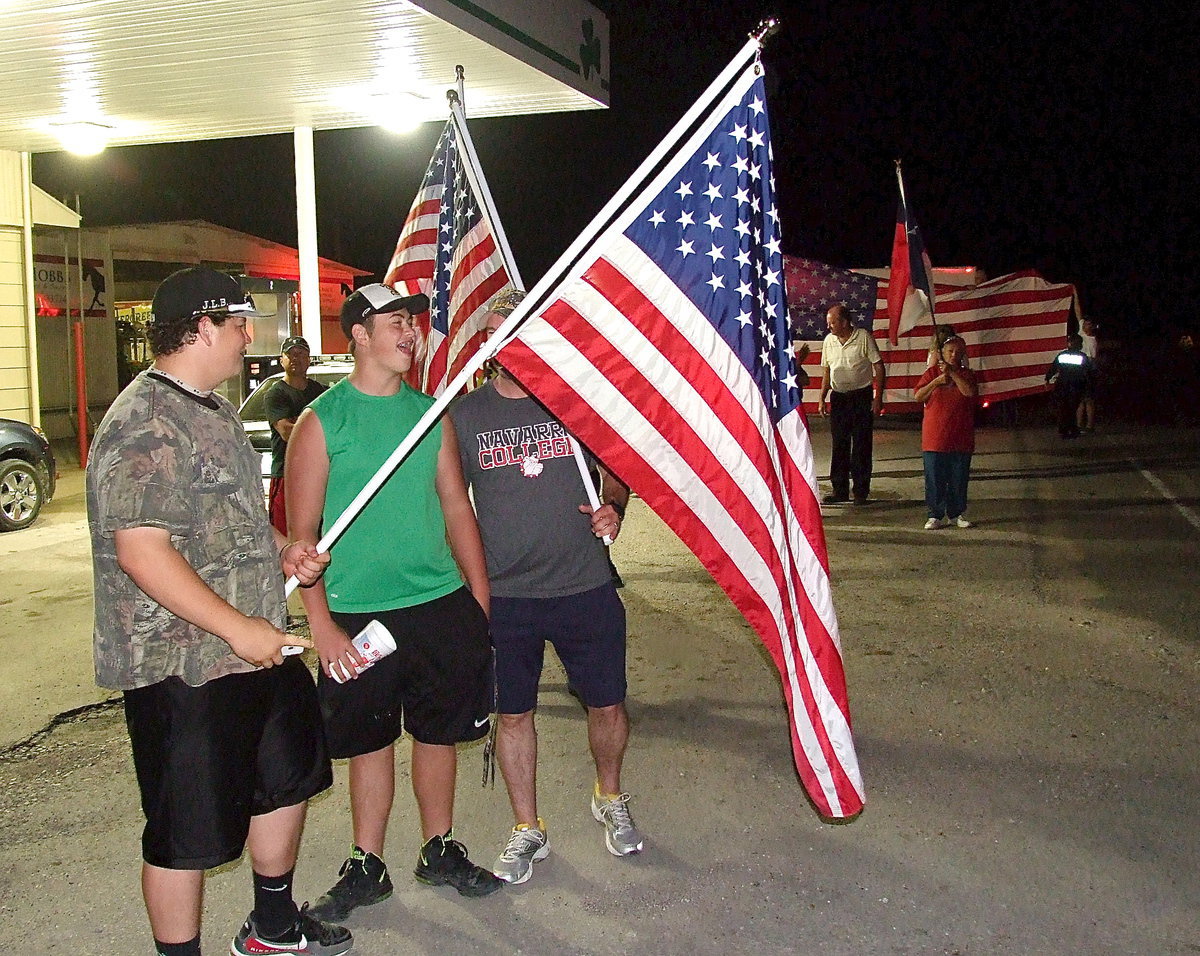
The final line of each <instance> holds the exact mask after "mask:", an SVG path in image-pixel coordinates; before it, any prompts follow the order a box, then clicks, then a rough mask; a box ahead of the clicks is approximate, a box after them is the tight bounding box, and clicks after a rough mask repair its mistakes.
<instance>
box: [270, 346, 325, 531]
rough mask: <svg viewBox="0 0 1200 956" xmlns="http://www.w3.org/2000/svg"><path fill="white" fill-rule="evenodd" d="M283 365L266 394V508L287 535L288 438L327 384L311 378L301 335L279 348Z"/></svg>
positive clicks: (309, 357)
mask: <svg viewBox="0 0 1200 956" xmlns="http://www.w3.org/2000/svg"><path fill="white" fill-rule="evenodd" d="M279 360H280V362H281V363H282V365H283V378H281V379H280V380H279V381H278V382H276V383H275V385H274V386H273V387H272V388H271V391H269V392H268V393H267V403H266V407H267V423H268V424H269V425H270V426H271V487H270V490H269V491H268V493H267V510H268V511H269V512H270V515H271V524H273V525H274V526H275V527H276V528H277V529H278V530H279V531H280V533H282V534H287V504H286V502H285V500H284V491H283V460H284V457H285V456H286V454H287V443H288V438H289V437H291V434H292V429H293V428H294V427H295V425H296V419H297V418H299V417H300V413H301V412H302V411H304V409H306V408H307V407H308V403H309V402H311V401H312V400H313V399H314V398H316V397H317V396H318V395H320V394H321V393H322V392H323V391H325V386H324V385H322V384H321V383H320V382H318V381H317V380H316V379H311V378H309V377H308V364H309V362H311V361H312V354H311V353H310V352H309V349H308V342H307V341H305V340H304V339H302V338H301V337H300V336H298V335H293V336H291V337H290V338H287V339H284V341H283V347H282V348H281V349H280V350H279Z"/></svg>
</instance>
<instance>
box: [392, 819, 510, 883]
mask: <svg viewBox="0 0 1200 956" xmlns="http://www.w3.org/2000/svg"><path fill="white" fill-rule="evenodd" d="M413 875H414V876H416V878H417V879H418V880H420V881H421V882H422V883H428V884H429V885H430V886H453V887H454V888H455V889H456V890H458V892H459V893H460V894H462V895H463V896H487V895H488V894H489V893H495V892H496V890H498V889H500V887H502V886H503V885H504V881H503V880H502V879H500V878H499V877H497V876H496V874H494V873H491V872H489V871H487V870H485V869H484V868H483V867H482V866H476V865H475V864H474V863H472V862H471V861H470V860H468V859H467V848H466V847H465V846H463V845H462V844H461V843H459V842H458V841H457V840H455V839H454V834H453V831H451V832H450V833H447V834H446V835H445V836H435V837H434V838H433V839H432V840H430V841H429V842H428V843H426V844H425V845H424V846H423V847H421V855H420V856H418V857H417V868H416V869H415V870H413Z"/></svg>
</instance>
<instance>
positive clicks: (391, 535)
mask: <svg viewBox="0 0 1200 956" xmlns="http://www.w3.org/2000/svg"><path fill="white" fill-rule="evenodd" d="M428 308H429V299H428V298H427V297H426V296H424V295H414V296H405V295H403V294H402V293H399V292H397V291H395V290H394V289H392V288H389V287H388V286H384V285H379V284H372V285H367V286H364V287H363V288H361V289H359V290H358V291H356V292H355V293H353V294H352V295H351V296H349V298H347V299H346V302H345V303H344V304H343V306H342V312H341V321H342V330H343V331H344V332H345V334H346V338H347V339H348V340H349V341H350V350H351V352H352V353H353V355H354V371H352V372H351V373H350V375H349V377H348V378H346V379H343V380H342V381H341V382H338V383H337V384H336V385H334V386H333V387H332V388H330V389H329V390H328V391H327V392H325V393H324V394H323V395H321V396H319V397H318V398H317V399H316V400H315V401H314V402H313V403H312V404H311V405H309V406H308V408H306V409H305V410H304V411H303V412H302V413H301V414H300V418H299V420H298V421H297V422H296V427H295V428H294V429H293V430H292V435H291V438H290V440H289V443H288V455H287V463H286V467H285V478H286V481H287V489H288V526H289V527H290V528H291V529H292V532H293V534H295V535H296V537H297V538H298V539H300V540H302V541H305V542H310V541H315V540H317V535H318V531H319V529H320V528H321V527H322V526H323V527H324V528H326V529H328V528H329V527H330V526H332V525H333V523H334V522H335V521H336V520H337V518H338V517H339V515H341V513H342V512H343V511H344V510H345V508H346V507H347V506H348V505H349V504H350V503H351V501H352V500H353V499H354V498H355V496H357V495H358V493H359V492H360V491H361V490H362V489H363V487H365V486H366V484H367V482H368V481H369V480H370V479H371V477H372V476H373V475H374V474H375V472H376V471H377V470H378V468H379V466H380V465H382V464H383V463H384V462H385V461H386V460H387V459H388V458H389V457H390V456H391V454H392V452H393V451H394V450H395V449H396V447H397V446H398V445H399V444H400V442H401V441H402V440H403V438H404V437H405V436H406V435H407V434H408V433H409V432H410V431H411V430H412V428H413V426H414V425H415V424H416V423H417V421H418V420H419V419H420V418H421V416H422V415H423V414H424V413H425V411H426V410H427V409H428V408H429V407H430V405H432V404H433V399H432V398H430V397H429V396H427V395H423V394H421V393H420V392H417V391H415V390H414V389H412V388H411V387H409V386H408V385H406V384H405V382H404V376H405V373H407V372H408V370H409V369H410V368H411V366H412V363H413V357H414V356H413V352H414V346H415V343H416V330H415V329H414V327H413V318H414V316H416V315H419V314H420V313H422V312H424V311H425V310H426V309H428ZM332 555H333V561H332V563H331V564H330V566H329V571H328V572H327V574H326V576H325V577H324V578H323V579H322V580H321V581H318V582H317V583H316V584H315V585H314V586H313V587H310V588H306V589H304V591H303V592H302V595H303V599H304V606H305V609H306V610H307V612H308V621H309V625H310V627H311V629H312V637H313V642H314V644H315V645H316V648H317V653H318V654H319V656H320V658H321V673H320V675H319V676H318V680H317V685H318V686H317V690H318V695H319V697H320V700H321V710H322V715H323V716H324V719H325V734H326V740H327V741H328V744H329V750H330V753H331V754H332V755H333V756H334V757H335V758H349V760H350V811H351V817H352V821H353V828H354V843H353V846H352V848H351V852H350V857H349V859H347V860H346V862H345V863H344V864H343V865H342V869H341V879H339V880H338V882H337V883H336V884H335V885H334V886H333V887H332V888H331V889H330V890H329V892H328V893H326V894H325V895H324V896H322V897H321V898H320V899H319V900H317V902H316V904H315V905H314V907H313V912H314V913H316V914H317V915H319V916H320V917H321V918H322V919H333V920H340V919H344V918H345V917H346V916H347V915H348V914H349V913H350V912H351V911H352V910H354V909H355V908H357V907H359V906H365V905H369V904H371V903H377V902H380V901H381V900H384V899H387V898H388V897H389V896H390V895H391V893H392V881H391V878H390V877H389V875H388V870H387V867H386V866H385V864H384V861H383V848H384V841H385V837H386V833H387V825H388V817H389V815H390V813H391V809H392V801H393V797H394V788H395V742H396V740H397V739H399V737H400V734H401V732H402V730H407V731H408V733H409V735H410V736H411V737H412V741H413V744H412V782H413V793H414V795H415V796H416V799H417V807H418V810H419V812H420V817H421V829H422V843H423V845H422V847H421V850H420V854H419V856H418V860H417V866H416V870H415V875H416V877H417V879H418V880H421V881H422V882H425V883H429V884H433V885H450V886H453V887H454V888H455V889H457V890H458V892H459V893H461V894H463V895H464V896H485V895H487V894H488V893H492V892H494V891H495V890H497V889H499V887H500V886H501V883H500V881H499V880H497V879H496V878H495V877H494V876H493V875H492V874H491V873H489V872H488V871H487V870H484V869H483V868H482V867H479V866H476V865H475V864H474V863H472V862H471V861H470V860H469V859H468V858H467V851H466V848H465V847H464V846H463V845H462V844H461V843H459V842H458V841H457V840H455V839H454V837H453V833H452V826H453V818H454V786H455V775H456V767H457V756H456V753H455V745H456V744H458V743H461V742H464V741H469V740H478V739H479V738H481V737H483V736H484V735H486V734H487V732H488V726H489V715H490V713H491V705H492V673H491V660H492V652H491V646H490V643H489V640H488V623H487V610H488V606H489V594H490V592H489V589H488V580H487V569H486V567H485V565H484V558H483V544H482V542H481V541H480V538H479V526H478V525H477V524H476V522H475V513H474V511H473V510H472V508H471V501H470V499H469V498H468V497H467V489H466V486H465V485H464V484H463V478H462V470H461V468H460V467H459V464H458V446H457V443H456V441H455V437H454V428H453V426H452V425H451V424H450V422H449V420H443V421H442V422H440V423H436V424H435V425H434V426H433V427H432V429H430V431H429V432H428V433H427V434H426V436H425V437H424V438H423V439H422V440H421V441H420V442H419V443H418V444H417V445H416V447H415V448H414V449H413V451H412V453H411V454H410V455H409V456H408V458H407V459H406V460H405V461H404V462H403V463H402V464H401V465H400V466H399V468H397V469H396V471H395V473H394V474H392V476H391V477H390V478H389V479H388V480H387V482H386V483H385V484H384V485H383V486H382V487H381V488H380V489H379V491H378V492H377V493H376V494H375V496H374V497H373V498H372V499H371V501H370V502H369V503H368V504H367V506H366V507H365V508H364V509H363V510H362V512H361V513H360V514H359V515H358V517H357V518H356V519H355V520H354V521H353V522H351V524H350V525H349V526H348V527H347V528H346V531H345V532H344V533H343V534H342V536H341V537H340V538H339V539H338V540H337V541H336V542H335V543H334V545H333V547H332ZM464 578H465V580H466V585H465V586H464V583H463V581H464ZM372 620H375V621H378V622H380V623H381V624H382V625H383V626H384V627H386V628H387V630H388V631H389V632H390V633H391V635H392V637H393V639H394V641H395V644H396V646H397V648H398V650H397V651H396V652H395V653H393V654H391V655H390V656H387V657H384V658H382V659H381V660H379V661H377V662H376V663H375V664H374V665H373V666H371V667H370V668H369V669H365V670H361V671H359V670H358V669H357V666H358V665H360V664H362V663H363V662H362V659H361V658H360V657H359V655H358V653H357V651H356V650H355V649H354V647H353V645H352V644H351V639H352V638H353V637H354V635H356V634H358V633H359V632H360V631H361V630H362V629H363V628H364V627H365V626H366V625H367V624H368V623H369V622H371V621H372ZM331 668H335V669H331ZM343 671H344V672H345V673H347V674H349V675H351V676H352V677H353V678H354V679H352V680H347V681H345V682H344V683H338V682H337V681H335V680H333V679H332V675H333V674H334V673H338V674H339V675H340V674H342V673H343Z"/></svg>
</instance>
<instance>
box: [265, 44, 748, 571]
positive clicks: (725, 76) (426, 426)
mask: <svg viewBox="0 0 1200 956" xmlns="http://www.w3.org/2000/svg"><path fill="white" fill-rule="evenodd" d="M761 46H762V40H761V38H760V37H755V36H752V37H751V38H750V39H749V40H747V41H746V44H745V46H743V47H742V49H741V50H739V51H738V53H737V55H736V56H735V57H734V58H733V60H731V61H730V63H729V65H728V66H727V67H725V69H724V70H722V71H721V74H720V76H718V77H717V78H716V79H715V80H714V81H713V82H712V83H711V84H710V85H709V87H708V89H707V90H705V91H704V93H703V94H702V95H701V97H700V98H699V99H697V100H696V102H695V103H694V104H693V105H692V107H691V109H689V110H688V111H687V113H685V114H684V115H683V118H682V119H680V120H679V122H677V123H676V124H675V125H674V126H673V127H672V128H671V131H670V132H669V133H667V135H666V136H665V137H663V139H662V141H661V142H660V143H659V144H658V146H657V147H656V148H655V149H654V151H653V152H652V153H651V154H650V155H649V156H647V157H646V159H645V160H644V161H643V162H642V164H641V165H640V166H638V168H637V170H636V171H635V172H634V174H633V175H632V176H630V177H629V179H628V180H626V182H625V184H624V185H623V186H622V187H621V188H620V189H619V190H617V192H616V194H615V195H614V196H613V197H612V199H610V200H609V201H608V202H607V203H606V204H605V206H604V208H603V209H601V210H600V212H599V213H597V214H596V216H595V217H594V218H593V219H592V221H591V222H590V223H588V225H587V226H586V227H585V228H584V230H583V232H581V233H580V234H579V236H578V237H576V239H575V241H574V242H573V243H571V245H570V246H569V247H568V248H567V251H566V252H564V253H563V254H562V255H561V256H559V257H558V261H557V262H555V264H554V266H553V267H552V268H551V269H550V270H549V271H547V272H546V274H545V275H543V276H542V278H541V279H539V280H538V282H537V283H536V284H535V285H534V287H533V289H531V290H530V292H529V294H528V295H527V296H526V297H525V299H524V300H523V301H522V302H521V303H520V304H519V305H518V306H517V307H516V309H514V310H513V313H512V315H510V316H509V317H508V318H507V319H505V320H504V323H503V324H502V325H501V326H500V327H499V328H498V329H497V330H496V332H495V333H494V334H493V335H492V337H491V338H490V339H489V340H488V341H487V342H485V343H484V344H483V345H482V346H481V347H480V349H479V351H478V352H476V353H475V355H474V357H473V358H472V359H471V360H470V361H469V362H467V364H466V365H464V366H463V368H462V369H461V370H460V371H459V373H458V375H456V376H455V377H454V378H453V379H452V380H451V381H450V383H449V384H448V385H447V386H446V390H445V391H444V392H443V393H442V394H441V396H440V397H439V398H438V399H437V401H435V402H434V403H433V404H432V405H431V406H429V408H428V409H426V410H425V414H424V415H422V416H421V418H420V419H419V420H418V422H417V424H416V425H414V426H413V429H412V431H410V432H409V433H408V434H407V435H406V436H405V437H404V439H403V440H402V441H401V442H400V444H399V445H397V446H396V450H395V451H394V452H392V454H391V455H389V456H388V459H387V461H385V462H384V463H383V464H382V465H380V466H379V470H378V471H376V472H375V474H374V475H372V476H371V480H370V481H368V482H367V484H366V485H365V486H364V487H363V489H362V491H360V492H359V493H358V494H357V495H355V497H354V500H353V501H351V502H350V504H348V505H347V506H346V510H345V511H343V512H342V513H341V514H340V515H339V516H338V517H337V520H336V521H334V522H333V524H332V525H330V527H329V530H327V531H326V532H325V534H324V535H322V536H321V540H320V541H318V542H317V551H319V552H322V553H324V552H326V551H328V550H329V549H330V548H331V547H333V544H334V542H335V541H337V539H338V538H340V537H341V536H342V532H344V531H345V530H346V528H347V527H348V526H349V525H350V522H352V521H353V520H354V519H355V518H356V517H358V513H359V512H360V511H362V509H363V508H364V507H366V504H367V502H368V501H370V500H371V498H372V497H373V496H374V495H375V492H376V491H378V490H379V488H380V487H381V486H382V485H383V483H384V482H385V481H387V480H388V478H390V477H391V474H392V472H393V471H395V470H396V469H397V468H399V467H400V463H401V462H402V461H404V459H405V458H407V457H408V455H409V453H410V452H411V451H412V450H413V448H414V447H415V446H416V445H417V443H418V442H420V441H421V439H422V438H424V437H425V435H426V434H427V433H428V432H429V430H430V429H431V428H432V427H433V425H434V424H435V423H436V422H437V420H438V419H439V418H441V417H442V415H443V414H444V413H445V411H446V407H447V406H448V405H449V404H450V402H451V401H452V400H453V399H454V398H455V396H457V395H458V393H459V392H460V391H461V390H462V389H463V387H464V386H465V385H466V384H467V383H468V382H470V381H471V377H472V376H473V375H474V374H475V373H476V372H477V371H479V369H481V368H482V367H483V365H484V363H486V362H487V361H488V360H490V359H492V358H494V357H495V355H496V353H497V352H499V351H500V348H501V346H502V345H504V344H506V343H507V340H508V339H509V338H510V337H511V336H512V334H513V333H514V332H515V331H516V329H517V327H518V326H519V325H520V324H521V323H522V322H524V321H525V317H526V316H527V315H528V314H529V313H530V312H532V311H534V308H533V307H534V304H535V303H538V302H539V301H540V299H542V298H544V297H545V296H546V294H547V293H548V292H550V291H551V290H552V289H553V288H554V287H555V285H556V283H557V282H559V281H560V278H561V276H562V274H563V273H565V272H567V271H568V270H569V269H570V268H571V266H572V265H574V263H575V262H576V260H578V258H579V257H580V256H581V255H582V254H583V253H584V252H585V251H586V250H587V248H588V247H589V246H590V245H591V244H592V243H593V242H595V241H596V239H597V238H599V236H600V234H601V233H602V232H603V230H604V229H605V227H606V226H607V225H608V223H609V221H610V220H611V219H612V218H613V217H614V216H615V215H616V214H617V213H618V212H620V211H621V209H622V208H623V207H624V206H625V205H626V204H627V203H628V202H629V200H630V198H631V197H632V196H633V194H634V192H635V191H636V190H637V189H639V188H641V187H642V185H643V183H644V181H645V180H646V179H647V178H648V177H649V176H650V174H651V172H652V171H653V170H654V169H655V167H657V166H658V165H659V164H660V163H662V161H663V160H664V159H665V158H666V156H667V154H668V153H669V152H670V150H672V149H674V148H675V146H676V145H677V143H678V141H679V140H680V139H682V138H683V137H684V136H685V135H687V133H688V131H689V130H690V129H691V128H692V127H693V126H694V125H695V124H696V121H697V120H698V119H699V118H700V117H701V116H702V115H703V114H704V113H705V112H706V111H707V110H708V109H709V108H710V107H711V105H712V103H713V101H714V100H716V99H717V98H718V97H719V96H721V95H722V94H723V93H724V90H725V88H726V87H727V86H728V85H729V84H730V83H731V82H732V81H733V79H734V77H735V76H737V75H738V73H739V72H741V71H742V70H743V69H744V68H745V67H746V66H747V65H748V64H749V63H750V61H751V60H753V59H754V58H755V57H757V56H758V51H759V49H760V48H761ZM299 584H300V582H299V581H298V580H297V579H296V578H295V577H291V578H288V580H287V584H286V585H285V590H286V593H287V594H291V593H292V592H293V591H294V590H296V588H297V587H298V586H299Z"/></svg>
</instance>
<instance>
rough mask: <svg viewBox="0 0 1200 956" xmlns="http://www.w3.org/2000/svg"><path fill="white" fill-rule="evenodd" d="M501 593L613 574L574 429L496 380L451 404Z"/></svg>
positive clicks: (588, 586) (557, 589) (578, 586)
mask: <svg viewBox="0 0 1200 956" xmlns="http://www.w3.org/2000/svg"><path fill="white" fill-rule="evenodd" d="M450 416H451V418H452V419H453V421H454V428H455V431H456V432H457V433H458V451H459V457H460V458H461V459H462V467H463V475H464V476H465V477H466V480H467V484H468V485H469V486H470V488H471V490H472V493H473V495H474V498H475V510H476V512H477V513H478V515H479V529H480V531H481V532H482V534H483V550H484V553H485V555H486V556H487V566H488V578H489V580H490V581H491V583H492V594H493V595H495V596H497V597H534V598H548V597H562V596H564V595H568V594H580V593H582V592H584V591H590V590H592V589H593V588H598V587H600V586H601V585H603V584H606V583H608V582H609V581H611V580H612V572H611V571H610V570H609V567H608V562H607V560H606V559H605V555H604V545H603V544H602V543H601V541H600V540H599V539H598V538H597V537H596V536H595V535H594V534H592V528H591V519H590V518H589V517H588V516H587V515H585V514H581V513H580V512H579V506H580V505H581V504H584V503H586V502H587V500H588V499H587V489H586V488H584V486H583V480H582V479H581V478H580V476H579V468H578V466H577V465H576V464H575V457H574V455H572V454H571V446H570V442H569V440H568V436H567V432H566V430H565V429H564V428H563V426H562V424H561V423H560V422H559V421H558V420H557V419H556V418H555V417H554V416H553V415H551V414H550V413H549V412H548V411H546V409H544V408H543V407H542V406H541V405H539V404H538V403H537V402H536V401H534V400H533V399H532V398H515V399H514V398H504V397H503V396H502V395H500V394H499V393H498V392H497V391H496V389H495V387H494V386H493V385H492V384H491V383H490V382H489V383H488V384H487V385H484V386H483V387H482V388H478V389H476V390H475V391H473V392H471V393H470V394H469V395H464V396H463V397H462V398H460V399H458V400H457V401H455V403H454V404H453V405H451V406H450Z"/></svg>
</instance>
